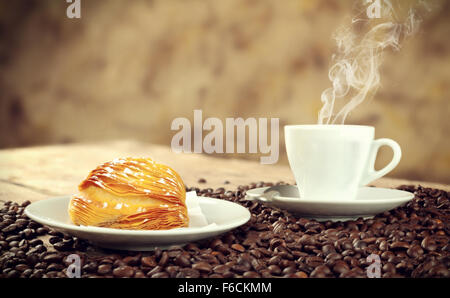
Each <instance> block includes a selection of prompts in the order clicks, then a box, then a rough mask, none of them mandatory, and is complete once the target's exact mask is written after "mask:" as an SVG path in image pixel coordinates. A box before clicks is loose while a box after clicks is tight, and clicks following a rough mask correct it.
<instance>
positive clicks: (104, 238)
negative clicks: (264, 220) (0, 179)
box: [25, 196, 250, 251]
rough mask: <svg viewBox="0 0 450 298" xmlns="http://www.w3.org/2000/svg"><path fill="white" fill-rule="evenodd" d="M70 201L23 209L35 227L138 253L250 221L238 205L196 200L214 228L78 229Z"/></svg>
mask: <svg viewBox="0 0 450 298" xmlns="http://www.w3.org/2000/svg"><path fill="white" fill-rule="evenodd" d="M69 201H70V197H69V196H67V197H60V198H52V199H47V200H42V201H37V202H34V203H32V204H30V205H29V206H27V207H26V208H25V214H26V215H27V216H28V217H29V218H31V219H32V220H34V221H37V222H38V223H41V224H43V225H47V226H50V227H52V228H54V229H56V230H58V231H62V232H65V233H68V234H70V235H73V236H76V237H79V238H81V239H85V240H88V241H90V242H91V243H94V244H96V245H98V246H100V247H106V248H112V249H121V250H139V251H146V250H153V249H155V248H156V247H164V248H167V247H170V246H177V245H183V244H186V243H188V242H192V241H197V240H201V239H205V238H209V237H213V236H216V235H219V234H222V233H224V232H227V231H229V230H232V229H234V228H236V227H239V226H241V225H243V224H245V223H246V222H247V221H248V220H249V219H250V212H249V211H248V210H247V209H246V208H244V207H242V206H241V205H239V204H236V203H232V202H228V201H225V200H218V199H213V198H206V197H198V203H199V205H200V208H201V209H202V212H203V213H204V214H205V216H206V220H207V221H208V224H211V223H214V224H213V225H208V226H206V227H199V228H179V229H172V230H158V231H155V230H139V231H136V230H120V229H111V228H101V227H92V226H77V225H74V224H73V223H71V221H70V219H69V214H68V212H67V208H68V206H69Z"/></svg>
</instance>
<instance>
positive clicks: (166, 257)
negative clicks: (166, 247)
mask: <svg viewBox="0 0 450 298" xmlns="http://www.w3.org/2000/svg"><path fill="white" fill-rule="evenodd" d="M168 261H169V255H168V254H167V252H166V251H164V252H162V254H161V258H160V259H159V262H158V265H159V266H163V267H164V266H165V265H166V264H167V262H168Z"/></svg>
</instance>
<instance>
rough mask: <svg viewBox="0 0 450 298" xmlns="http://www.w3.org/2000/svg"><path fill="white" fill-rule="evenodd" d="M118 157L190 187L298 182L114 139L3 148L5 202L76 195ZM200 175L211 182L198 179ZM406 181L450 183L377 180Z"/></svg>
mask: <svg viewBox="0 0 450 298" xmlns="http://www.w3.org/2000/svg"><path fill="white" fill-rule="evenodd" d="M117 157H151V158H153V159H154V160H156V161H158V162H160V163H164V164H167V165H169V166H171V167H172V168H173V169H175V170H176V171H177V172H178V173H180V175H181V177H182V178H183V180H184V182H185V184H186V185H187V186H198V187H200V188H205V187H212V188H217V187H224V188H226V189H234V188H236V187H237V186H238V185H243V184H248V183H251V182H258V181H265V182H278V181H286V182H289V183H293V182H294V178H293V176H292V174H291V171H290V169H289V167H288V166H285V165H261V164H259V163H258V162H256V161H248V160H238V159H224V158H217V157H211V156H208V155H204V154H202V155H201V154H176V153H173V152H172V151H171V150H170V148H169V147H165V146H161V145H154V144H148V143H141V142H136V141H115V142H106V143H96V144H69V145H55V146H42V147H28V148H18V149H6V150H0V200H1V201H9V200H12V201H17V202H22V201H25V200H30V201H36V200H41V199H45V198H48V197H54V196H61V195H67V194H72V193H75V192H76V191H77V186H78V184H79V183H80V182H81V181H82V180H83V179H84V178H85V177H86V176H87V174H88V173H89V172H90V171H91V170H92V169H94V168H95V167H96V166H98V165H100V164H101V163H103V162H105V161H110V160H112V159H114V158H117ZM200 178H204V179H206V180H207V182H206V183H199V179H200ZM226 181H228V182H229V183H228V184H226V183H225V182H226ZM402 184H414V185H419V184H420V185H423V186H426V187H433V188H439V189H444V190H447V191H449V190H450V185H442V184H437V183H430V182H420V181H408V180H400V179H390V178H382V179H379V180H377V181H375V182H374V183H373V185H375V186H380V187H397V186H399V185H402Z"/></svg>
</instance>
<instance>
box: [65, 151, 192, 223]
mask: <svg viewBox="0 0 450 298" xmlns="http://www.w3.org/2000/svg"><path fill="white" fill-rule="evenodd" d="M78 189H79V192H80V193H79V194H78V195H74V196H73V197H72V199H71V201H70V204H69V215H70V218H71V220H72V222H73V223H74V224H76V225H86V226H88V225H90V226H99V227H108V228H117V229H132V230H166V229H173V228H180V227H187V226H188V224H189V218H188V215H187V207H186V202H185V200H186V190H185V187H184V184H183V181H182V180H181V178H180V176H179V175H178V174H177V173H176V172H175V171H174V170H173V169H171V168H169V167H168V166H165V165H162V164H157V163H155V162H154V161H153V160H151V159H149V158H124V159H115V160H113V161H111V162H107V163H104V164H103V165H101V166H99V167H97V168H96V169H95V170H93V171H92V172H91V173H90V174H89V176H88V177H87V178H86V179H85V180H84V181H83V182H81V184H80V185H79V186H78Z"/></svg>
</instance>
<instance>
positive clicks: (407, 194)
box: [246, 185, 414, 205]
mask: <svg viewBox="0 0 450 298" xmlns="http://www.w3.org/2000/svg"><path fill="white" fill-rule="evenodd" d="M282 186H286V187H297V186H295V185H282ZM270 187H273V186H267V187H259V188H253V189H250V190H248V191H255V190H261V191H263V192H264V191H265V190H267V189H269V188H270ZM360 189H371V190H373V189H376V190H385V191H392V192H398V193H402V194H403V196H402V197H396V198H384V199H383V198H382V199H357V198H356V199H353V200H317V199H300V198H298V197H282V196H278V195H275V196H273V197H272V200H273V202H284V203H292V202H295V203H300V204H301V203H315V204H334V205H349V204H352V205H353V204H355V203H358V204H382V203H389V202H390V203H393V202H407V201H410V200H411V199H413V198H414V193H411V192H408V191H404V190H400V189H395V188H385V187H372V186H362V187H359V188H358V190H360ZM248 191H247V192H248ZM246 196H247V193H246ZM249 197H251V198H254V199H256V200H258V201H261V200H259V198H260V197H261V195H258V194H252V193H250V195H249ZM269 203H270V201H269Z"/></svg>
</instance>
